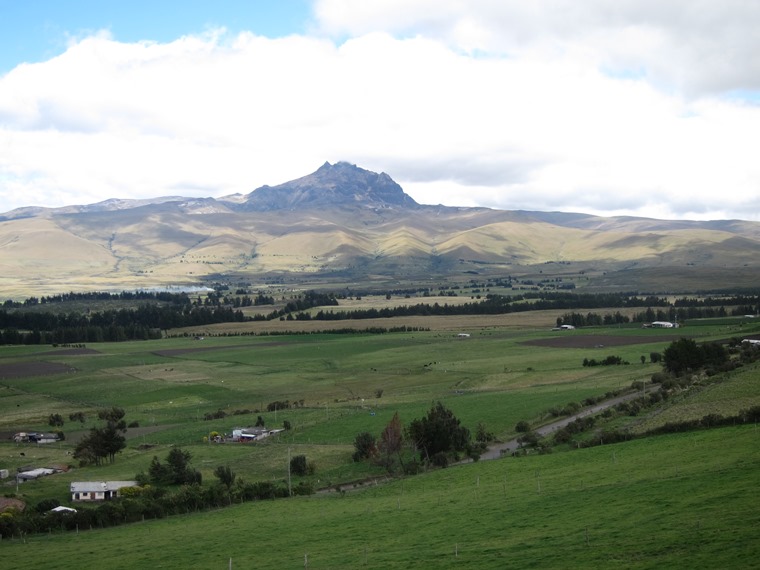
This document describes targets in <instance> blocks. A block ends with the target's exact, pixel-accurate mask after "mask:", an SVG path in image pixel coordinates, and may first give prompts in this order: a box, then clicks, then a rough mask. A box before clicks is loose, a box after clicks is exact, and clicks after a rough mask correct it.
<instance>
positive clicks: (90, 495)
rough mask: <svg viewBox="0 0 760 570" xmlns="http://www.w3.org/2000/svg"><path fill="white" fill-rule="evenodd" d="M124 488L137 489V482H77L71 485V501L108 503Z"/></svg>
mask: <svg viewBox="0 0 760 570" xmlns="http://www.w3.org/2000/svg"><path fill="white" fill-rule="evenodd" d="M124 487H137V481H78V482H73V483H72V484H71V500H72V501H109V500H111V499H115V498H116V497H118V496H119V491H120V490H121V489H123V488H124Z"/></svg>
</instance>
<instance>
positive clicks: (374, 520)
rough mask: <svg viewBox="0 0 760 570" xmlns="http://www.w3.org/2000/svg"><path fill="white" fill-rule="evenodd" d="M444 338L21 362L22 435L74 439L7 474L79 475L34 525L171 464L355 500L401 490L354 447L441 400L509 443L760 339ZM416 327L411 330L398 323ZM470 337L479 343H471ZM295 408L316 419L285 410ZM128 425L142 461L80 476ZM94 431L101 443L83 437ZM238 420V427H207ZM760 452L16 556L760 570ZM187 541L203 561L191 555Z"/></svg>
mask: <svg viewBox="0 0 760 570" xmlns="http://www.w3.org/2000/svg"><path fill="white" fill-rule="evenodd" d="M512 318H513V316H510V319H512ZM530 318H531V319H533V318H535V316H531V317H530ZM489 319H490V317H489ZM436 322H437V325H436V327H435V328H431V330H425V331H417V332H404V333H388V334H382V335H369V334H291V335H287V334H282V335H278V336H274V337H273V336H207V337H205V338H204V339H203V340H195V339H193V338H192V337H190V338H170V339H164V340H156V341H144V342H125V343H116V344H99V345H98V344H93V345H88V346H87V350H78V351H66V350H63V349H52V348H45V347H3V348H2V350H0V432H2V433H4V434H6V435H7V434H12V433H14V432H17V431H35V430H38V431H43V430H44V431H49V430H50V429H51V428H50V426H48V425H47V419H48V417H49V416H50V415H51V414H60V415H61V416H62V417H63V418H65V419H66V422H65V424H64V426H63V428H62V429H63V431H64V432H65V433H66V435H67V439H66V440H65V441H63V442H59V443H56V444H52V445H49V446H44V447H43V446H29V445H21V444H14V443H11V442H9V441H8V440H5V442H3V443H0V469H9V470H10V471H11V472H15V470H16V469H17V468H19V467H25V466H33V467H42V466H45V465H47V464H64V465H66V464H70V465H72V466H73V467H74V468H73V469H71V470H70V471H68V472H66V473H61V474H58V475H53V476H50V477H47V478H44V479H39V480H37V481H31V482H28V483H24V484H23V485H22V486H21V489H20V495H21V498H23V499H25V500H27V501H28V502H29V503H30V504H35V503H36V502H38V501H40V500H42V499H46V498H56V499H58V500H60V501H61V503H62V504H68V486H69V483H70V482H71V481H75V480H76V481H80V480H105V479H110V480H124V479H132V478H134V476H135V474H136V473H138V472H140V471H146V470H147V468H148V466H149V464H150V461H151V460H152V458H153V457H154V456H158V457H162V458H163V457H165V456H166V454H167V453H168V450H170V449H171V448H172V447H174V446H181V447H182V448H183V449H186V450H188V451H189V452H190V453H191V454H192V462H193V465H194V467H195V468H197V469H199V470H200V471H201V473H202V474H203V478H204V481H207V482H212V481H213V480H214V476H213V472H214V469H215V468H216V467H217V466H219V465H228V466H230V467H231V468H232V469H233V470H234V471H235V472H236V473H237V474H238V476H239V477H241V478H244V479H245V480H247V481H257V480H283V479H284V478H285V477H286V476H287V463H288V457H289V456H291V455H296V454H304V455H306V456H307V458H308V459H309V460H310V461H313V462H314V463H315V464H316V467H317V470H316V473H315V474H314V475H312V476H307V477H306V479H307V480H309V481H311V482H313V483H314V484H315V486H317V487H324V488H334V487H335V486H336V485H338V484H341V483H347V482H353V481H360V480H364V479H371V478H377V477H383V476H384V472H383V471H382V469H381V468H380V467H378V466H373V465H369V464H366V463H354V462H352V461H351V454H352V452H353V449H354V448H353V441H354V438H355V436H356V435H357V434H358V433H360V432H363V431H368V432H370V433H374V434H376V435H379V434H380V432H381V431H382V429H383V428H384V427H385V425H386V424H387V423H388V422H389V421H390V419H391V417H392V416H393V414H394V413H396V412H398V414H399V416H400V418H401V421H402V423H404V424H408V423H409V422H411V420H413V419H415V418H418V417H421V416H422V415H424V414H425V412H426V410H427V409H428V408H429V407H430V405H431V402H435V401H441V402H443V403H444V404H445V405H446V406H447V407H449V408H450V409H451V410H452V411H453V412H454V413H455V414H456V415H457V417H458V418H460V419H461V420H462V423H463V424H464V425H466V426H467V427H469V428H470V430H471V431H473V432H474V430H475V427H476V425H477V424H478V423H483V424H485V426H487V428H488V430H489V431H491V432H494V433H495V435H496V437H497V439H500V440H506V439H508V438H511V437H513V436H514V435H515V432H514V430H515V424H516V423H517V422H518V421H520V420H526V421H528V422H530V423H532V424H533V425H536V424H538V423H540V422H542V421H544V420H546V419H547V417H548V416H547V410H549V409H550V408H553V407H557V406H560V407H561V406H564V405H566V404H568V403H570V402H580V401H582V400H584V399H586V398H590V397H597V396H600V395H602V394H604V393H606V392H608V391H612V390H617V389H621V388H627V387H629V386H630V385H631V383H632V382H636V381H648V380H649V378H650V377H651V376H652V374H653V373H655V372H657V371H659V370H660V369H661V367H660V365H659V364H653V363H651V362H650V360H649V355H650V354H651V353H653V352H661V351H662V350H663V349H664V348H665V347H666V346H667V345H668V343H669V342H670V341H671V340H676V339H678V338H680V337H681V336H684V335H694V336H696V337H698V338H699V339H700V340H702V339H704V340H710V339H713V338H714V339H718V338H726V337H728V336H732V335H735V334H743V335H745V334H749V333H755V334H756V333H757V332H760V329H757V328H756V329H757V330H747V327H744V328H743V329H739V328H738V327H734V328H733V329H732V325H731V324H730V323H729V324H728V325H726V324H721V325H716V326H704V327H694V328H689V327H687V328H684V329H680V330H674V331H667V332H665V331H662V330H643V329H640V328H638V327H630V328H621V327H610V328H604V327H599V328H593V329H583V330H580V329H579V330H576V331H561V332H558V331H550V330H549V328H550V326H541V327H537V326H535V325H533V324H530V325H523V326H520V325H519V323H518V322H516V321H513V320H510V322H509V323H504V324H505V326H498V324H496V323H491V321H489V325H488V326H482V327H480V328H478V327H477V323H478V319H477V318H475V317H468V320H467V322H465V321H464V320H463V319H462V318H458V317H457V318H452V319H450V320H449V321H448V325H449V326H448V327H446V326H444V323H445V322H446V321H444V320H443V319H437V320H436ZM481 324H483V323H481ZM395 325H396V323H395V319H394V323H393V325H389V324H388V323H387V322H386V323H384V326H395ZM549 325H551V322H550V323H549ZM234 326H238V325H234ZM251 326H252V327H255V326H257V325H256V324H255V323H254V324H252V325H251ZM342 326H343V327H346V326H350V325H347V323H345V322H343V323H342ZM360 326H361V327H362V328H363V327H364V326H367V325H366V324H365V323H363V322H362V323H360ZM462 330H467V331H468V332H469V333H470V337H469V338H464V339H462V338H457V333H458V332H460V331H462ZM217 332H218V331H217ZM227 332H230V331H227ZM236 332H244V331H236ZM259 332H261V331H259ZM611 354H614V355H619V356H620V357H622V359H623V360H624V361H627V362H630V364H629V365H624V366H598V367H584V366H582V361H583V360H584V358H597V359H600V358H604V357H606V356H608V355H611ZM642 356H643V357H645V358H644V360H645V361H644V362H642V358H641V357H642ZM759 384H760V373H758V370H757V368H754V369H745V370H742V371H741V372H740V373H739V374H738V375H736V377H735V379H733V378H732V379H730V380H728V381H726V382H723V383H719V384H715V385H711V386H708V387H707V388H706V389H704V390H702V391H700V392H699V393H698V394H697V393H695V394H694V395H693V396H692V395H689V394H683V395H682V401H681V402H680V403H679V404H678V405H677V406H676V405H675V404H673V405H671V406H670V407H669V408H668V409H664V410H660V411H658V412H657V414H656V415H654V414H653V415H652V416H651V417H649V416H647V417H643V418H637V419H636V421H638V422H640V423H641V424H642V425H644V424H646V423H647V422H650V423H651V424H652V425H654V424H656V423H657V422H658V421H660V420H659V419H657V418H658V417H660V418H664V417H669V416H668V414H670V416H674V417H675V415H679V417H680V416H683V414H689V413H691V414H702V415H704V413H705V410H708V412H707V413H709V411H710V410H712V409H713V408H715V409H717V408H719V409H720V410H721V412H722V413H736V412H737V411H738V410H739V409H743V408H746V407H748V406H751V405H757V404H759V403H760V389H758V388H760V386H759ZM286 400H287V401H288V402H290V403H291V404H293V403H295V404H296V405H295V406H292V407H289V408H287V409H280V410H277V411H267V406H268V404H270V403H272V402H275V401H286ZM112 405H117V406H120V407H123V408H124V409H125V410H126V417H125V419H126V420H127V422H128V423H129V422H137V423H138V424H139V427H136V428H130V429H128V431H127V434H126V435H127V438H128V441H127V448H126V449H125V450H124V451H123V452H122V453H121V454H119V455H118V456H117V457H116V461H115V463H113V464H106V465H104V466H101V467H93V466H90V467H84V468H78V467H77V466H76V465H75V461H74V460H73V458H72V457H71V456H70V453H71V451H72V449H73V447H74V442H75V441H76V440H77V438H78V437H79V435H81V434H82V433H86V431H87V429H88V428H89V427H92V426H94V425H97V424H98V421H97V416H96V412H97V410H98V409H99V408H102V407H105V406H112ZM690 407H691V408H690ZM690 409H691V411H689V410H690ZM80 411H81V412H83V413H84V415H85V416H86V420H85V422H84V423H80V422H73V421H69V420H68V418H69V414H73V413H75V412H80ZM219 411H221V412H224V413H223V414H218V413H217V414H216V415H218V416H220V417H217V418H216V419H211V420H205V419H204V416H207V415H209V414H214V413H215V412H219ZM258 416H261V417H262V418H263V420H264V421H265V423H266V425H267V427H272V428H280V427H283V425H285V422H287V423H288V424H289V425H290V426H291V429H290V430H288V431H285V432H283V433H282V434H281V435H279V436H277V437H275V438H272V439H270V440H266V441H265V442H262V443H259V444H210V443H208V442H207V441H206V439H207V437H208V435H209V434H210V433H211V432H212V431H216V432H219V433H230V432H231V431H232V429H233V428H234V427H245V426H252V425H253V424H254V422H256V420H257V418H258ZM699 417H701V416H699ZM758 437H759V436H758V432H757V430H756V429H754V428H753V427H741V428H739V427H737V428H722V429H721V430H715V431H711V432H699V433H695V434H681V435H678V436H667V437H665V436H663V437H660V438H650V439H647V440H638V441H634V442H628V443H625V444H619V445H616V446H604V447H602V448H593V449H588V450H580V451H573V452H567V453H555V454H552V455H547V456H538V455H536V456H528V457H523V458H519V459H517V458H505V459H501V460H497V461H489V462H482V463H475V464H470V465H466V466H457V467H453V468H450V469H446V470H443V471H435V472H430V473H427V474H424V475H418V476H415V477H411V478H407V479H404V480H403V481H397V482H394V483H390V484H387V485H381V486H378V487H372V488H369V489H363V490H361V491H355V492H349V493H348V494H346V495H345V496H342V495H338V494H335V493H327V494H320V495H317V496H312V497H310V498H300V499H288V500H282V501H274V502H261V503H254V504H246V505H241V506H234V507H230V508H228V509H222V510H220V511H215V512H208V513H199V514H193V515H188V516H185V517H172V518H169V519H166V520H162V521H146V522H145V523H138V524H132V525H126V526H123V527H118V528H113V529H104V530H98V529H95V530H93V531H91V532H90V531H89V530H88V531H87V532H82V533H79V534H77V535H72V534H71V533H68V534H61V535H53V536H49V537H48V536H42V537H30V538H28V539H27V541H26V543H22V542H21V541H18V540H17V541H15V542H13V541H7V540H4V541H3V543H2V544H0V550H6V551H7V552H8V553H9V557H6V556H5V555H3V559H4V560H6V559H12V560H17V561H19V562H18V564H21V562H20V561H21V560H23V561H24V564H25V565H16V566H13V564H12V565H11V566H9V568H22V567H29V565H34V566H36V565H43V564H45V563H46V562H47V563H48V565H49V562H50V560H52V556H53V554H52V553H53V552H55V553H56V554H55V556H56V561H57V564H56V567H60V568H75V567H76V568H82V567H88V566H91V565H92V564H94V561H95V560H97V556H98V555H97V554H96V553H97V552H100V547H99V546H98V543H99V541H107V542H108V545H109V552H110V553H111V554H113V553H114V552H118V553H119V555H118V556H116V557H114V560H113V563H114V564H115V565H114V566H112V567H113V568H134V567H148V566H150V567H165V568H169V567H176V568H209V567H222V566H224V567H226V566H225V565H226V564H227V563H228V559H229V558H230V557H231V558H232V559H233V562H234V564H235V567H255V568H283V567H303V565H304V564H305V562H306V561H305V558H306V559H308V565H309V567H312V568H328V567H330V568H353V567H368V568H372V567H374V568H389V567H398V568H402V567H405V568H408V567H420V568H422V567H441V568H445V567H450V566H454V565H456V566H465V567H472V568H486V567H494V568H496V567H499V568H503V567H505V566H506V567H510V566H519V567H531V566H533V567H567V566H576V567H605V566H609V565H610V564H613V563H614V564H618V565H621V566H623V567H653V566H662V565H665V566H668V567H677V566H681V567H695V566H704V565H708V566H715V567H717V566H722V567H726V565H729V566H730V565H733V564H734V563H736V562H737V560H738V558H731V557H732V556H738V555H737V554H735V553H733V554H732V553H731V552H730V549H735V548H739V547H741V549H742V551H743V552H744V553H746V554H752V553H754V555H755V557H757V554H760V553H758V549H759V548H760V540H758V539H757V538H756V537H757V536H760V534H758V532H757V531H758V530H760V526H759V524H760V521H759V520H758V518H757V512H759V511H758V509H757V507H758V506H760V505H759V504H757V502H756V500H755V499H754V498H753V497H754V492H753V491H752V487H753V484H752V483H751V481H752V479H753V476H754V475H753V473H756V469H757V467H758V466H759V465H758V462H759V461H760V456H758V452H757V451H756V450H757V441H758V440H757V438H758ZM22 453H23V455H22ZM14 490H15V488H11V487H10V486H8V487H7V491H8V492H12V491H14ZM273 526H274V527H275V529H276V530H275V531H273V532H268V531H267V532H262V531H261V529H271V528H272V527H273ZM178 528H181V530H182V536H183V537H184V539H185V540H183V541H182V543H183V544H184V546H181V545H180V544H178V543H177V541H176V540H174V539H173V538H172V537H173V535H174V534H175V532H174V531H176V529H178ZM257 529H258V530H257ZM250 536H255V537H256V538H255V540H250V539H248V537H250ZM136 544H139V545H140V547H139V548H135V547H134V545H136ZM173 544H176V548H175V547H174V546H173ZM190 545H192V546H190ZM713 560H714V561H716V562H722V563H718V564H717V565H715V564H712V563H709V562H711V561H713ZM687 562H689V563H688V564H687ZM120 564H121V566H120ZM3 567H6V566H5V563H4V564H3Z"/></svg>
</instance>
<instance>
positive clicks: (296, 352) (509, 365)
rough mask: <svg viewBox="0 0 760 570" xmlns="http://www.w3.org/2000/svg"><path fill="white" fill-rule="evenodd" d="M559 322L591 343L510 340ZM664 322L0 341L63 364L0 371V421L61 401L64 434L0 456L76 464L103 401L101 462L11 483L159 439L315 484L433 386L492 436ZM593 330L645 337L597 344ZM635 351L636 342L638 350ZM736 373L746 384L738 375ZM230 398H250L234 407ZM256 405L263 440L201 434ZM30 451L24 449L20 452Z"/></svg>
mask: <svg viewBox="0 0 760 570" xmlns="http://www.w3.org/2000/svg"><path fill="white" fill-rule="evenodd" d="M687 332H688V329H687V328H684V329H682V330H681V331H669V332H668V333H667V334H669V335H671V336H668V337H667V338H671V337H672V338H674V339H676V338H678V337H679V336H681V335H682V334H686V333H687ZM699 333H700V335H701V338H706V339H709V338H725V331H724V330H723V326H722V325H717V326H714V327H709V326H704V327H700V328H699ZM568 334H571V335H576V336H581V337H582V336H584V335H593V339H594V341H593V342H592V343H591V348H557V347H547V346H533V345H527V344H525V342H526V341H529V340H536V339H541V338H554V337H559V338H567V335H568ZM664 334H666V333H663V331H662V330H652V329H641V328H638V327H627V328H626V327H609V328H606V327H595V328H589V329H579V330H577V331H571V332H569V333H566V332H562V333H558V332H555V331H550V330H548V329H543V330H536V329H527V328H526V329H523V330H519V329H517V330H516V329H514V328H510V329H508V330H506V329H505V330H501V329H489V330H484V331H474V332H473V333H472V336H471V337H470V338H468V339H457V338H456V331H455V330H452V331H451V332H413V333H393V334H384V335H367V334H313V335H277V336H260V337H253V336H241V337H209V338H206V339H205V340H202V341H197V340H193V339H185V338H173V339H164V340H155V341H144V342H125V343H113V344H110V343H109V344H92V345H88V348H90V349H93V350H95V351H97V352H96V353H95V354H84V355H65V354H60V353H58V352H57V350H55V349H52V348H49V347H2V348H0V366H2V364H3V363H4V362H26V361H37V360H45V361H51V362H58V363H63V364H66V365H68V366H70V367H71V368H72V369H73V371H72V372H69V373H65V374H56V375H50V376H40V377H24V378H3V379H2V380H0V432H2V433H4V434H9V433H10V434H12V433H14V432H16V431H35V430H37V431H42V430H45V431H48V430H50V429H51V428H50V427H49V426H47V417H48V416H49V415H50V414H53V413H60V414H61V415H62V416H63V417H64V419H65V420H66V423H65V425H64V427H63V431H64V432H65V433H66V434H67V440H66V441H64V442H61V443H57V444H54V446H55V447H51V448H50V449H51V451H50V453H52V454H53V455H54V457H48V456H47V455H45V453H47V452H43V451H42V449H43V448H42V447H40V446H28V445H27V446H24V445H21V446H19V445H16V444H12V443H0V458H2V461H0V468H9V469H12V470H15V469H16V468H17V467H21V466H32V467H44V466H47V465H46V464H51V463H56V464H70V465H72V466H74V467H76V461H75V460H73V458H72V457H71V456H70V455H67V453H68V454H70V453H71V452H73V449H74V447H75V443H76V441H77V440H78V438H79V437H80V436H81V435H82V434H84V433H86V432H87V430H88V429H89V428H90V427H92V426H95V425H97V424H98V422H97V417H96V414H97V410H98V409H99V408H101V407H104V406H111V405H117V406H121V407H123V408H124V409H125V410H126V418H125V419H126V421H127V423H129V422H133V421H137V422H138V423H139V428H136V429H135V428H133V429H129V430H128V431H127V434H126V436H127V449H125V450H124V451H123V452H122V453H121V454H119V455H118V456H117V458H116V462H115V463H114V464H113V465H105V466H101V467H85V468H78V467H76V468H75V469H72V470H71V471H70V472H69V473H66V474H63V475H56V476H53V477H49V478H46V479H42V480H39V481H35V482H32V483H27V484H25V485H24V488H23V489H22V490H20V491H21V495H22V498H26V499H28V500H29V501H30V502H31V503H34V502H36V501H39V500H40V499H43V498H49V497H53V498H58V499H59V500H60V501H62V502H65V501H67V500H68V493H67V489H68V483H69V482H70V481H72V480H102V479H131V478H133V477H134V475H135V474H136V473H137V472H139V471H145V470H147V468H148V465H149V463H150V461H151V459H152V457H153V456H154V455H157V456H159V457H160V458H163V457H165V456H166V454H167V453H168V451H169V449H170V446H182V447H183V448H184V449H187V450H188V451H190V452H191V453H192V455H193V465H194V467H195V468H197V469H200V470H201V472H202V473H203V475H204V480H206V481H211V480H213V475H212V473H213V469H214V468H215V467H216V466H217V465H222V464H224V465H229V466H230V467H231V468H232V469H233V470H234V471H236V472H237V473H238V474H239V475H240V476H242V477H244V478H245V479H247V480H251V481H255V480H263V479H282V478H284V477H285V474H286V466H287V456H288V449H290V452H291V453H292V454H304V455H306V456H307V458H308V460H310V461H314V462H315V463H316V464H317V473H316V475H315V476H314V482H315V484H318V486H322V485H325V484H329V485H334V484H338V483H340V482H346V481H355V480H357V479H361V478H365V477H371V476H381V475H383V472H382V470H381V469H380V468H379V467H372V466H366V465H360V464H354V463H353V462H351V460H350V457H351V453H352V451H353V449H352V442H353V441H354V438H355V436H356V435H357V434H358V433H360V432H363V431H368V432H370V433H373V434H375V435H376V436H379V434H380V432H381V431H382V429H383V428H384V427H385V425H386V424H387V423H388V421H389V420H390V419H391V417H392V416H393V414H394V413H396V412H398V413H399V416H400V418H401V421H402V423H404V424H408V423H409V422H411V421H412V420H414V419H415V418H419V417H422V416H423V415H424V414H425V413H426V411H427V410H428V409H429V408H430V406H431V404H432V403H434V402H435V401H438V400H440V401H442V402H443V403H444V404H445V405H446V406H447V407H449V408H450V409H451V410H452V411H453V412H454V413H455V414H456V415H457V417H458V418H459V419H460V420H461V421H462V423H463V424H464V425H465V426H467V427H468V428H470V430H471V431H472V432H474V431H475V429H476V427H477V425H478V423H480V422H482V423H484V424H485V425H486V427H487V429H488V431H491V432H493V433H494V434H495V435H496V437H497V438H498V439H501V440H507V439H509V438H511V437H513V436H514V435H515V434H514V426H515V424H516V423H517V422H518V421H520V420H527V421H529V422H531V423H534V424H536V423H540V422H541V421H543V420H545V419H547V415H546V413H547V411H548V410H549V409H550V408H552V407H563V406H564V405H565V404H568V403H571V402H580V401H582V400H583V399H585V398H588V397H591V396H599V395H602V394H605V393H606V392H608V391H611V390H615V389H619V388H625V387H628V386H630V384H631V383H632V382H633V381H637V380H647V379H649V378H650V377H651V375H652V374H653V373H654V372H657V371H659V370H660V367H659V365H654V364H651V363H649V361H648V356H649V354H650V353H651V352H661V351H662V350H663V349H664V348H665V346H667V342H663V341H662V340H655V339H659V338H661V337H662V336H663V335H664ZM608 335H615V336H631V337H635V338H637V339H638V338H641V337H643V338H652V339H653V340H652V342H648V343H644V344H633V345H624V346H603V345H604V337H605V336H608ZM600 339H601V340H600ZM600 345H602V346H600ZM182 350H185V351H186V352H181V351H182ZM162 351H173V352H170V353H166V352H163V354H162ZM608 355H619V356H621V357H622V358H623V359H624V360H628V361H629V362H630V363H631V364H630V365H628V366H612V367H610V366H597V367H583V366H582V361H583V359H584V358H598V359H603V358H604V357H606V356H608ZM642 355H643V356H645V357H647V362H646V363H645V364H642V363H641V360H640V357H641V356H642ZM748 374H749V373H748ZM747 382H748V383H749V384H751V377H750V376H748V380H747ZM715 389H717V387H716V388H715ZM752 389H753V388H752V387H751V386H749V387H747V388H746V390H747V394H746V397H745V396H742V397H744V398H745V400H746V401H755V400H752V398H753V397H754V396H753V393H752ZM734 396H736V397H739V396H738V395H737V394H734V395H733V396H732V394H730V393H729V394H728V395H727V396H726V398H728V399H730V398H732V397H734ZM278 400H279V401H281V400H289V401H291V402H297V401H300V400H303V407H297V408H289V409H285V410H279V411H277V412H269V411H266V407H267V404H268V403H270V402H273V401H278ZM745 400H742V401H745ZM216 410H223V411H224V412H225V413H226V414H227V415H226V417H224V418H221V419H215V420H210V421H205V420H204V419H203V418H204V415H205V414H207V413H211V412H215V411H216ZM245 410H248V411H252V412H253V411H254V410H257V411H255V412H253V413H247V414H243V415H234V414H235V412H236V411H245ZM76 411H83V412H84V413H85V414H86V415H87V421H86V422H85V423H84V424H81V425H80V424H79V423H74V422H70V421H68V415H69V414H70V413H72V412H76ZM258 415H261V416H262V417H263V418H264V420H265V423H266V425H267V426H268V427H273V428H279V427H282V426H283V424H284V422H285V421H287V422H289V423H290V425H291V426H292V429H291V430H290V431H287V432H283V433H282V434H280V435H279V436H276V437H274V438H272V439H271V440H269V441H267V442H266V443H263V444H253V445H251V444H224V445H212V444H208V443H204V441H203V440H204V437H206V436H208V434H209V433H210V432H212V431H217V432H220V433H231V431H232V429H233V428H235V427H246V426H252V425H253V424H254V423H255V422H256V419H257V416H258ZM703 415H704V414H703ZM6 441H7V440H6ZM30 450H34V451H33V454H32V455H30V454H29V453H26V451H30ZM22 452H24V453H25V455H23V456H22V455H20V453H22ZM37 453H40V454H41V455H39V456H37V455H34V454H37Z"/></svg>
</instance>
